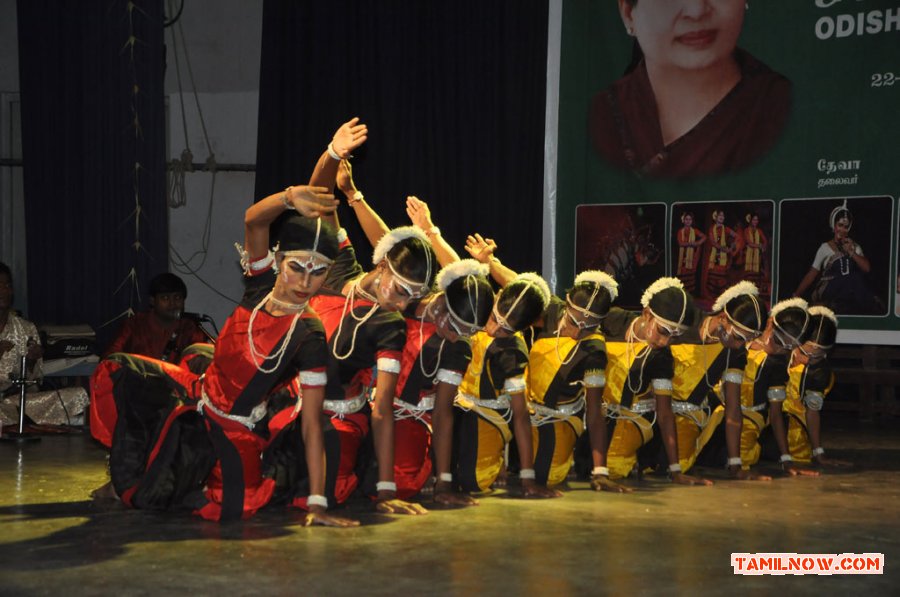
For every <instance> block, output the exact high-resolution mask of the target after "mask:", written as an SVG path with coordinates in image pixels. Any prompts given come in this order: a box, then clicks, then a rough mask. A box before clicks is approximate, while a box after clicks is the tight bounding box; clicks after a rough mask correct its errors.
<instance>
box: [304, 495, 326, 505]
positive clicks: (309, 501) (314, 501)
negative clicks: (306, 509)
mask: <svg viewBox="0 0 900 597" xmlns="http://www.w3.org/2000/svg"><path fill="white" fill-rule="evenodd" d="M306 505H307V506H322V507H323V508H328V498H327V497H325V496H324V495H316V494H312V495H310V496H309V497H308V498H306Z"/></svg>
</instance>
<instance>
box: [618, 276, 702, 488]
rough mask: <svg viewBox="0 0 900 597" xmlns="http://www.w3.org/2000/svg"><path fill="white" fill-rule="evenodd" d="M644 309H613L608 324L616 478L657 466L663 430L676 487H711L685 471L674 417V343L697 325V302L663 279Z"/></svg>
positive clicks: (645, 297)
mask: <svg viewBox="0 0 900 597" xmlns="http://www.w3.org/2000/svg"><path fill="white" fill-rule="evenodd" d="M641 304H642V306H643V307H644V309H643V311H641V313H632V312H629V311H624V310H621V309H616V308H613V309H610V313H609V315H608V316H607V318H606V319H605V320H604V323H603V332H604V335H605V336H606V351H607V355H608V358H609V363H608V365H607V368H606V388H605V389H604V391H603V401H604V403H605V404H606V407H607V409H608V416H609V418H610V427H611V429H610V436H611V438H612V439H611V441H610V446H609V450H608V452H607V461H608V468H609V474H610V477H612V478H617V477H625V476H627V475H628V474H629V473H630V472H631V470H632V468H634V465H635V464H642V462H646V463H647V464H649V465H651V466H652V465H653V464H655V460H656V458H655V457H656V453H657V450H658V444H657V443H656V442H654V441H651V440H654V437H655V436H654V427H657V428H658V430H659V438H658V439H657V440H656V441H662V445H663V448H664V449H665V452H666V456H667V460H668V470H669V474H670V476H671V479H672V481H673V482H676V483H682V484H687V485H693V484H696V483H708V482H704V481H703V480H700V479H696V478H694V477H691V476H689V475H686V474H684V473H683V472H682V471H681V465H680V464H679V463H678V445H677V440H676V436H675V417H674V414H673V412H672V377H673V375H674V370H673V369H674V366H673V360H672V352H671V350H670V349H669V342H670V340H671V339H672V337H674V336H678V335H680V334H683V333H684V332H685V330H687V328H688V327H689V326H690V324H691V323H692V320H691V319H690V317H691V316H692V314H693V301H692V300H691V297H690V295H689V294H687V292H685V290H684V286H683V285H682V284H681V281H679V280H678V279H677V278H660V279H659V280H657V281H656V282H654V283H653V284H651V285H650V287H649V288H647V290H646V291H645V292H644V295H643V297H641ZM639 460H640V461H642V462H641V463H639Z"/></svg>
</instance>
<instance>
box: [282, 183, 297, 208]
mask: <svg viewBox="0 0 900 597" xmlns="http://www.w3.org/2000/svg"><path fill="white" fill-rule="evenodd" d="M293 188H294V187H288V188H286V189H285V190H284V194H282V195H281V202H282V203H283V204H284V208H285V209H293V210H296V209H297V208H296V207H294V204H293V203H291V197H290V195H291V189H293Z"/></svg>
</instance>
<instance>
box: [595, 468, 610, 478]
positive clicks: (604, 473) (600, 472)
mask: <svg viewBox="0 0 900 597" xmlns="http://www.w3.org/2000/svg"><path fill="white" fill-rule="evenodd" d="M597 475H601V476H603V477H608V476H609V467H607V466H595V467H594V470H592V471H591V476H592V477H596V476H597Z"/></svg>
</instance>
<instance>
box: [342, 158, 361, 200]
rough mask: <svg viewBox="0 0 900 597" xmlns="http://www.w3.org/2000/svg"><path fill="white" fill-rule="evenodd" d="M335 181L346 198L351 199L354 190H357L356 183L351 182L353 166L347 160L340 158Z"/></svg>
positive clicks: (354, 192)
mask: <svg viewBox="0 0 900 597" xmlns="http://www.w3.org/2000/svg"><path fill="white" fill-rule="evenodd" d="M336 183H337V188H339V189H340V190H341V192H342V193H343V194H344V196H345V197H347V199H353V196H354V195H355V194H356V191H357V190H359V189H357V188H356V183H355V182H353V166H351V165H350V162H349V161H348V160H341V164H340V166H338V172H337V180H336Z"/></svg>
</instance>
